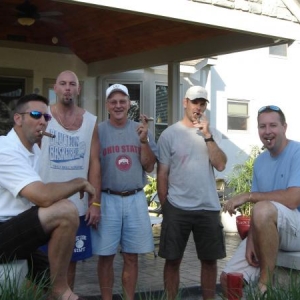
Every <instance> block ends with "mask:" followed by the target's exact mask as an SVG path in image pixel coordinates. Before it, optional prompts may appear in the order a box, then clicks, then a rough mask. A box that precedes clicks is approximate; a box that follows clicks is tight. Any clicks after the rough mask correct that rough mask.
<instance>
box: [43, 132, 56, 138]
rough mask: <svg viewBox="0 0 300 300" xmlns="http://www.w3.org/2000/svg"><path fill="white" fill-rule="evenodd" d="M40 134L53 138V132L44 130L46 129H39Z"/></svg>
mask: <svg viewBox="0 0 300 300" xmlns="http://www.w3.org/2000/svg"><path fill="white" fill-rule="evenodd" d="M40 135H44V136H47V137H50V138H53V139H54V138H55V134H52V133H50V132H46V131H43V130H41V131H40Z"/></svg>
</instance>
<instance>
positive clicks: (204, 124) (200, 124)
mask: <svg viewBox="0 0 300 300" xmlns="http://www.w3.org/2000/svg"><path fill="white" fill-rule="evenodd" d="M193 125H194V127H196V128H198V129H199V130H200V131H201V132H202V134H203V136H204V137H209V136H211V133H210V131H209V122H208V120H207V118H206V116H205V114H202V115H201V116H200V118H199V119H197V121H194V122H193Z"/></svg>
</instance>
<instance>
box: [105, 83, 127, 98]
mask: <svg viewBox="0 0 300 300" xmlns="http://www.w3.org/2000/svg"><path fill="white" fill-rule="evenodd" d="M114 92H122V93H123V94H125V95H126V96H128V97H129V93H128V89H127V87H126V86H125V85H123V84H119V83H116V84H113V85H111V86H110V87H109V88H108V89H107V90H106V99H107V98H109V96H110V95H111V93H114Z"/></svg>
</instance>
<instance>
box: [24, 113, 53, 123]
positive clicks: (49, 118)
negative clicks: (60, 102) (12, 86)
mask: <svg viewBox="0 0 300 300" xmlns="http://www.w3.org/2000/svg"><path fill="white" fill-rule="evenodd" d="M26 114H29V115H30V117H31V118H33V119H36V120H38V119H40V118H41V117H42V116H44V118H45V121H46V122H49V121H50V120H51V118H52V116H51V115H49V114H43V113H41V112H40V111H36V110H33V111H27V112H23V113H20V115H26Z"/></svg>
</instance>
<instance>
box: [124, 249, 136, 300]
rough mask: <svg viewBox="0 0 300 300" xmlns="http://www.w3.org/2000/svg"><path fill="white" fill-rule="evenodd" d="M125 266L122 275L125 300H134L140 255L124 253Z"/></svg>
mask: <svg viewBox="0 0 300 300" xmlns="http://www.w3.org/2000/svg"><path fill="white" fill-rule="evenodd" d="M123 259H124V266H123V273H122V284H123V294H124V299H126V300H134V293H135V288H136V283H137V278H138V255H137V254H134V253H124V252H123Z"/></svg>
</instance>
